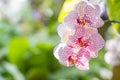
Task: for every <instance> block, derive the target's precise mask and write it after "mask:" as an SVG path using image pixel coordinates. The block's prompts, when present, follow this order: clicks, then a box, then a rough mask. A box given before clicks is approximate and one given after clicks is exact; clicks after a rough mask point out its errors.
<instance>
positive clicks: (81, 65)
mask: <svg viewBox="0 0 120 80" xmlns="http://www.w3.org/2000/svg"><path fill="white" fill-rule="evenodd" d="M76 58H77V62H76V64H75V66H76V67H77V68H78V69H80V70H88V69H89V60H90V53H89V52H88V51H87V50H86V49H84V48H82V49H81V50H80V51H79V52H78V55H77V56H76Z"/></svg>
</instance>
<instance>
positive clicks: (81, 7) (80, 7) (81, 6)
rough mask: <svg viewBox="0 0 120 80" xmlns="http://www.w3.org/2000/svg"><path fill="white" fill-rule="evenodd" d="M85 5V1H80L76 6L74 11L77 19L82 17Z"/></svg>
mask: <svg viewBox="0 0 120 80" xmlns="http://www.w3.org/2000/svg"><path fill="white" fill-rule="evenodd" d="M86 5H87V1H80V3H78V4H77V6H76V8H75V10H77V12H78V15H79V17H82V16H84V9H85V7H86Z"/></svg>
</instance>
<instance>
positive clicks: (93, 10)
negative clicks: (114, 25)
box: [85, 4, 100, 18]
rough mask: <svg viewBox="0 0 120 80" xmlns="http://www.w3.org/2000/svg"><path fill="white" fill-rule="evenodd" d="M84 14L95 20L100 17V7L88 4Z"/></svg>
mask: <svg viewBox="0 0 120 80" xmlns="http://www.w3.org/2000/svg"><path fill="white" fill-rule="evenodd" d="M85 14H86V15H89V16H92V17H94V18H96V17H97V16H100V7H99V6H98V5H93V4H88V5H87V6H86V7H85Z"/></svg>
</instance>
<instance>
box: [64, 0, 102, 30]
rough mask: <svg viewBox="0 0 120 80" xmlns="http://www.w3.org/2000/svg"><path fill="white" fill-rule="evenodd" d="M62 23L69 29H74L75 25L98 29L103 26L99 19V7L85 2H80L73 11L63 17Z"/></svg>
mask: <svg viewBox="0 0 120 80" xmlns="http://www.w3.org/2000/svg"><path fill="white" fill-rule="evenodd" d="M64 23H65V24H67V25H68V26H70V27H71V28H74V27H75V25H77V26H78V25H83V26H88V27H93V28H98V27H101V26H103V24H104V22H103V20H102V19H101V18H100V7H99V6H98V5H93V4H91V3H88V2H87V1H80V3H78V5H77V6H76V8H75V10H73V11H72V12H70V14H68V15H67V16H66V17H65V19H64Z"/></svg>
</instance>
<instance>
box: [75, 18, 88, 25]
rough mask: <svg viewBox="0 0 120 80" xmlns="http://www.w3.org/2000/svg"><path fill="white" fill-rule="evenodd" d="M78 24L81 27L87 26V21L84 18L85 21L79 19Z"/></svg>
mask: <svg viewBox="0 0 120 80" xmlns="http://www.w3.org/2000/svg"><path fill="white" fill-rule="evenodd" d="M77 23H78V24H79V25H80V24H81V25H85V24H86V21H85V19H84V18H83V19H79V18H78V19H77Z"/></svg>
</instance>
